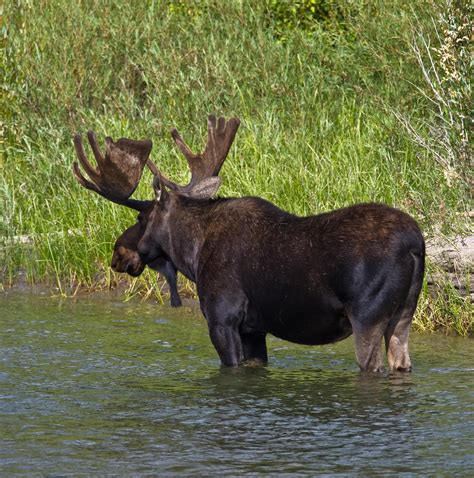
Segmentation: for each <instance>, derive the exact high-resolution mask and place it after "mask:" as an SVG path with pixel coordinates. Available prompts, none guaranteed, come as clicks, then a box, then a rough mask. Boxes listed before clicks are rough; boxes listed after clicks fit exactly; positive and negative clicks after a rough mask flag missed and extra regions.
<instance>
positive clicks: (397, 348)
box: [385, 256, 423, 372]
mask: <svg viewBox="0 0 474 478" xmlns="http://www.w3.org/2000/svg"><path fill="white" fill-rule="evenodd" d="M414 259H415V270H414V273H413V279H412V283H411V285H410V288H409V290H408V294H407V298H406V300H405V303H404V304H403V305H402V306H401V307H400V308H399V309H398V310H397V311H396V312H395V314H394V315H393V317H392V318H391V320H390V322H389V324H388V327H387V330H386V331H385V348H386V349H387V360H388V366H389V368H390V370H391V371H399V372H410V371H411V361H410V355H409V354H408V335H409V333H410V325H411V322H412V320H413V315H414V313H415V310H416V305H417V303H418V297H419V295H420V291H421V287H422V285H423V261H422V258H420V257H416V256H414Z"/></svg>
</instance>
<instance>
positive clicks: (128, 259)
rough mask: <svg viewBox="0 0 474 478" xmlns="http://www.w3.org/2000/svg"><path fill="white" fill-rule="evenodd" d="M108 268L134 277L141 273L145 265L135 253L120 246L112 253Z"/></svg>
mask: <svg viewBox="0 0 474 478" xmlns="http://www.w3.org/2000/svg"><path fill="white" fill-rule="evenodd" d="M110 267H111V268H112V270H113V271H115V272H126V273H127V274H129V275H131V276H134V277H136V276H139V275H140V274H141V273H142V272H143V270H144V269H145V264H144V263H143V262H142V260H141V259H140V256H139V255H138V253H137V252H136V251H132V250H130V249H127V248H125V247H123V246H120V247H118V248H117V249H116V250H115V251H114V254H113V256H112V261H111V263H110Z"/></svg>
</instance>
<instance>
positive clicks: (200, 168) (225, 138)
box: [150, 115, 240, 196]
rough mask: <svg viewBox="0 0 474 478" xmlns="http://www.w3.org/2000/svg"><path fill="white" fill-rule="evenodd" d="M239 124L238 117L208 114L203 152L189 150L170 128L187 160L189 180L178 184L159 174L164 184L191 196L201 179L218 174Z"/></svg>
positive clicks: (179, 136)
mask: <svg viewBox="0 0 474 478" xmlns="http://www.w3.org/2000/svg"><path fill="white" fill-rule="evenodd" d="M239 126H240V119H239V118H230V119H229V120H228V121H226V120H225V118H223V117H220V118H219V119H217V118H216V116H215V115H210V116H208V119H207V143H206V147H205V149H204V152H202V153H197V154H195V153H193V152H192V151H191V149H190V148H189V146H188V145H187V144H186V143H185V142H184V140H183V138H182V137H181V135H180V134H179V133H178V130H177V129H173V130H171V136H172V137H173V139H174V141H175V143H176V145H177V146H178V148H179V149H180V150H181V152H182V153H183V155H184V157H185V158H186V160H187V161H188V165H189V169H190V170H191V180H190V181H189V183H188V184H187V185H185V186H180V185H178V184H176V183H174V182H172V181H170V180H169V179H168V178H165V177H163V175H161V179H162V180H163V182H164V184H165V185H167V186H168V187H171V188H172V189H174V190H176V191H177V192H178V193H180V194H183V195H186V196H192V195H193V188H194V187H195V186H196V185H197V184H199V183H200V182H201V181H202V180H203V179H207V178H210V177H213V176H218V175H219V172H220V170H221V168H222V165H223V164H224V161H225V159H226V158H227V154H228V153H229V150H230V147H231V146H232V143H233V142H234V138H235V135H236V133H237V130H238V129H239ZM150 169H152V168H150Z"/></svg>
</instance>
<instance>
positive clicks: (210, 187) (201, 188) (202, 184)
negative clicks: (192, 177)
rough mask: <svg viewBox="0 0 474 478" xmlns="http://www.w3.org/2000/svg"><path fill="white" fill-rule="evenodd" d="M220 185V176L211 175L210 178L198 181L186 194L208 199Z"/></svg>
mask: <svg viewBox="0 0 474 478" xmlns="http://www.w3.org/2000/svg"><path fill="white" fill-rule="evenodd" d="M220 185H221V178H219V177H218V176H211V177H210V178H206V179H203V180H202V181H199V182H198V183H197V184H196V186H194V187H193V188H192V189H191V191H190V192H189V194H188V196H190V197H193V198H197V199H210V198H211V197H212V196H214V194H216V192H217V190H218V189H219V187H220Z"/></svg>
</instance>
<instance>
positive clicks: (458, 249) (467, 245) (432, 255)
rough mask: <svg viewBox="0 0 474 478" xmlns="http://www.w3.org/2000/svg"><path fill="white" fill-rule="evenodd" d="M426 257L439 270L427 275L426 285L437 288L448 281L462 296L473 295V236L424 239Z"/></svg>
mask: <svg viewBox="0 0 474 478" xmlns="http://www.w3.org/2000/svg"><path fill="white" fill-rule="evenodd" d="M426 257H427V259H428V260H430V261H431V262H432V263H434V264H435V265H437V266H438V267H439V269H441V271H437V272H431V273H429V274H428V275H427V280H428V286H429V287H430V288H431V289H432V290H433V289H439V288H440V287H442V286H443V284H444V283H445V282H446V281H448V282H451V283H452V285H453V286H454V288H455V289H457V290H458V291H459V293H460V294H461V295H462V296H466V295H469V296H471V299H472V298H473V295H474V275H473V268H474V236H467V237H456V238H454V239H451V240H448V239H443V240H439V239H431V240H428V241H426Z"/></svg>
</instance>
